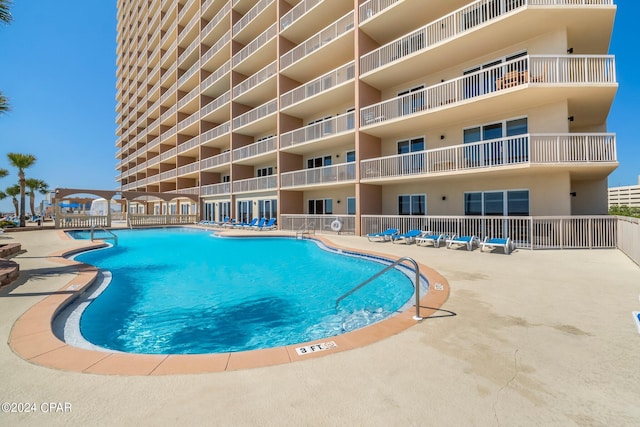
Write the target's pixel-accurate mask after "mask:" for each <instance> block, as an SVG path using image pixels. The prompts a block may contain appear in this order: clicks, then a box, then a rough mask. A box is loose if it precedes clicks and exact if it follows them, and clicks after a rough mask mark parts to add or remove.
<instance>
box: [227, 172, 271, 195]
mask: <svg viewBox="0 0 640 427" xmlns="http://www.w3.org/2000/svg"><path fill="white" fill-rule="evenodd" d="M276 188H278V177H277V176H276V175H270V176H260V177H258V178H249V179H241V180H238V181H233V192H234V193H246V192H250V191H264V190H275V189H276Z"/></svg>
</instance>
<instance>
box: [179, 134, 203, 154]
mask: <svg viewBox="0 0 640 427" xmlns="http://www.w3.org/2000/svg"><path fill="white" fill-rule="evenodd" d="M198 145H200V136H194V137H193V138H191V139H190V140H188V141H186V142H183V143H182V144H180V145H178V154H180V153H184V152H185V151H188V150H190V149H192V148H194V147H197V146H198Z"/></svg>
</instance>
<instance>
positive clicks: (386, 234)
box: [367, 228, 398, 242]
mask: <svg viewBox="0 0 640 427" xmlns="http://www.w3.org/2000/svg"><path fill="white" fill-rule="evenodd" d="M396 234H398V229H397V228H387V229H386V230H384V231H381V232H380V233H369V234H367V239H369V241H370V242H373V241H383V242H386V241H387V240H390V239H391V236H393V235H396ZM372 239H374V240H372Z"/></svg>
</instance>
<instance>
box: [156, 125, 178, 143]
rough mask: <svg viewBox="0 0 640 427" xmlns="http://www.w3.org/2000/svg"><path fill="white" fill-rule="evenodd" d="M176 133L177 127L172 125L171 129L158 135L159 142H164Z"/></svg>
mask: <svg viewBox="0 0 640 427" xmlns="http://www.w3.org/2000/svg"><path fill="white" fill-rule="evenodd" d="M176 132H177V125H174V126H173V127H172V128H171V129H169V130H168V131H166V132H163V133H162V134H161V135H160V140H161V141H166V140H167V139H169V138H171V137H172V136H174V135H175V134H176Z"/></svg>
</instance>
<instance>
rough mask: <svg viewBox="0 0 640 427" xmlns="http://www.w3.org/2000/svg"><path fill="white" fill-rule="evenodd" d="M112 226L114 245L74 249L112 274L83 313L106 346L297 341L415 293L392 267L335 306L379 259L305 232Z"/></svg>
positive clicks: (144, 348) (223, 348)
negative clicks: (285, 234)
mask: <svg viewBox="0 0 640 427" xmlns="http://www.w3.org/2000/svg"><path fill="white" fill-rule="evenodd" d="M116 234H117V235H118V245H117V246H115V247H111V248H108V249H103V250H97V251H90V252H85V253H82V254H80V255H77V256H76V257H75V259H76V260H78V261H81V262H84V263H87V264H92V265H95V266H97V267H99V268H101V269H104V270H108V271H110V272H111V274H112V281H111V283H110V284H109V286H108V287H106V289H105V290H104V291H103V292H102V293H101V294H100V295H99V296H98V297H97V298H95V299H94V300H93V301H92V302H91V303H90V304H89V305H88V307H87V308H86V309H85V311H84V312H83V313H82V317H81V318H80V331H81V333H82V335H83V336H84V338H85V339H86V340H87V341H89V342H90V343H93V344H95V345H98V346H100V347H104V348H107V349H112V350H118V351H124V352H130V353H146V354H201V353H221V352H234V351H244V350H252V349H258V348H269V347H277V346H282V345H289V344H295V343H301V342H306V341H310V340H314V339H320V338H324V337H331V336H335V335H339V334H341V333H343V332H346V331H350V330H353V329H358V328H360V327H363V326H366V325H367V324H370V323H374V322H377V321H379V320H382V319H384V318H386V317H388V316H390V315H392V314H395V313H396V312H397V311H398V310H399V309H401V308H402V307H404V306H405V305H407V304H410V303H411V299H412V295H413V292H414V287H413V283H412V281H411V280H410V279H409V277H407V275H405V274H403V273H402V272H400V271H397V270H391V271H389V272H388V273H387V274H384V275H382V276H381V277H380V278H378V279H376V280H374V281H373V282H371V283H370V284H368V285H366V286H365V287H364V288H363V289H361V290H359V291H357V292H355V293H354V294H352V295H351V296H349V297H347V298H346V299H344V300H343V301H342V302H341V303H340V305H339V306H338V308H337V309H336V307H335V302H336V299H337V298H339V297H340V296H341V295H343V294H344V293H345V292H347V291H348V290H350V289H352V288H353V287H354V286H356V285H358V284H359V283H361V282H362V281H364V280H366V279H367V278H369V277H371V276H372V275H373V274H375V273H377V272H378V271H380V270H381V269H382V268H384V266H383V265H382V264H380V263H379V262H374V261H373V260H371V259H363V258H360V257H354V256H347V255H345V254H341V253H338V251H336V250H323V249H321V248H320V247H319V245H318V244H317V243H315V242H314V241H310V240H295V239H290V238H278V237H268V238H246V237H245V238H222V237H217V236H213V235H212V234H211V232H210V231H208V232H207V231H202V230H196V229H189V228H169V229H153V230H121V231H117V232H116ZM87 236H88V233H83V232H76V233H75V235H74V237H76V238H87Z"/></svg>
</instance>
